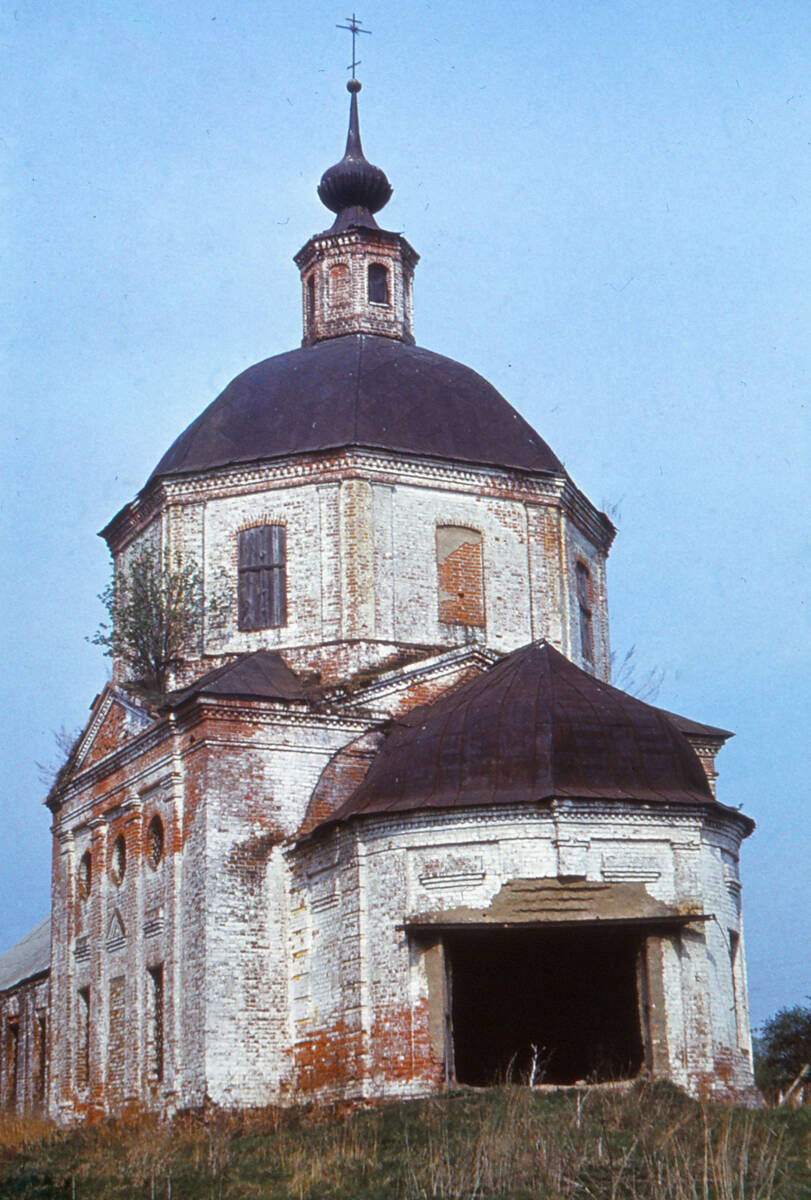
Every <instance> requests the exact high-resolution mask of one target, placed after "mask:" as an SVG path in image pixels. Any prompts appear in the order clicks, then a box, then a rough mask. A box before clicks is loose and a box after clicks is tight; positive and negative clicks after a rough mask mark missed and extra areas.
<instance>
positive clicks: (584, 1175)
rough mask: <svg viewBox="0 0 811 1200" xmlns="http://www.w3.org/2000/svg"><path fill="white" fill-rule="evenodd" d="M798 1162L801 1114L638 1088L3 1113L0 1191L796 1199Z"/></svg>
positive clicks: (376, 1199)
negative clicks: (236, 1108) (72, 1125)
mask: <svg viewBox="0 0 811 1200" xmlns="http://www.w3.org/2000/svg"><path fill="white" fill-rule="evenodd" d="M810 1164H811V1114H808V1113H805V1114H803V1113H786V1112H785V1111H781V1112H775V1111H765V1112H752V1111H748V1110H745V1109H740V1108H732V1107H723V1106H720V1105H712V1104H699V1103H696V1102H695V1101H692V1100H690V1099H688V1098H687V1097H686V1096H684V1095H683V1094H681V1093H680V1092H678V1091H677V1089H675V1088H673V1087H670V1086H669V1085H662V1084H648V1083H646V1084H638V1085H636V1086H634V1087H633V1088H631V1089H630V1090H614V1089H587V1090H583V1091H580V1092H576V1093H575V1092H566V1093H552V1094H539V1093H538V1092H533V1091H530V1090H529V1089H528V1088H525V1087H518V1086H506V1087H502V1088H494V1089H490V1090H488V1091H487V1092H481V1093H466V1094H464V1095H458V1096H452V1097H444V1098H438V1099H435V1100H427V1101H419V1102H411V1103H404V1104H390V1105H385V1106H379V1107H374V1108H370V1109H365V1110H363V1109H357V1108H355V1109H349V1108H345V1109H335V1108H333V1109H320V1110H314V1109H309V1110H304V1109H294V1110H279V1109H266V1110H262V1111H258V1112H250V1113H239V1114H234V1113H224V1112H220V1111H216V1110H214V1111H209V1112H205V1113H198V1114H192V1115H187V1116H184V1117H180V1118H177V1119H175V1120H174V1121H172V1122H162V1121H160V1120H159V1119H158V1118H156V1117H154V1116H150V1115H146V1114H143V1113H136V1112H132V1113H130V1114H129V1115H128V1116H127V1117H125V1118H120V1119H118V1120H115V1121H101V1122H98V1123H97V1124H94V1125H91V1126H86V1127H82V1128H80V1129H73V1130H60V1129H56V1128H55V1127H54V1126H53V1125H50V1124H49V1123H48V1122H43V1121H36V1120H32V1119H17V1118H8V1117H6V1118H0V1196H2V1197H4V1198H5V1197H6V1195H8V1196H12V1195H13V1196H20V1197H30V1198H31V1200H33V1198H34V1197H40V1196H50V1197H54V1198H58V1197H66V1198H67V1200H93V1198H95V1197H103V1198H104V1200H108V1197H121V1198H122V1200H127V1198H129V1197H132V1198H133V1200H134V1198H136V1197H137V1198H139V1200H140V1198H144V1200H146V1198H148V1200H164V1198H166V1200H234V1198H236V1197H240V1198H242V1200H247V1198H248V1197H256V1198H257V1200H290V1198H296V1200H362V1198H364V1197H366V1198H368V1200H389V1198H390V1200H485V1198H492V1200H495V1198H499V1200H528V1198H529V1197H542V1198H543V1200H570V1198H571V1200H801V1198H802V1197H805V1196H806V1195H808V1196H811V1170H809V1165H810ZM4 1188H5V1190H4ZM12 1188H13V1189H14V1190H11V1189H12Z"/></svg>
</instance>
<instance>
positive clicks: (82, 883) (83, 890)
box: [79, 850, 93, 900]
mask: <svg viewBox="0 0 811 1200" xmlns="http://www.w3.org/2000/svg"><path fill="white" fill-rule="evenodd" d="M92 883H93V864H92V862H91V860H90V851H89V850H85V852H84V854H83V855H82V857H81V859H80V861H79V895H80V896H81V898H82V900H86V899H87V897H88V896H89V895H90V888H91V885H92Z"/></svg>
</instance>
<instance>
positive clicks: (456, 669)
mask: <svg viewBox="0 0 811 1200" xmlns="http://www.w3.org/2000/svg"><path fill="white" fill-rule="evenodd" d="M499 658H501V655H500V654H498V653H496V652H494V651H493V650H490V649H488V648H486V647H485V646H479V645H476V644H471V645H466V646H457V647H455V648H454V649H453V650H443V651H442V652H441V653H439V654H432V655H430V656H428V657H425V658H418V659H416V660H414V661H412V662H409V663H406V664H404V665H403V666H400V667H396V668H389V669H388V670H385V669H384V670H379V671H368V672H363V673H362V674H361V675H359V676H356V677H355V678H354V679H350V680H348V681H347V683H346V685H345V689H344V696H343V702H344V703H345V704H347V706H349V705H351V706H352V707H358V708H362V709H370V710H372V711H374V712H375V713H376V714H377V713H379V714H381V715H385V716H387V717H398V716H400V715H401V714H402V713H405V712H408V711H409V710H410V709H412V708H416V707H417V705H421V704H431V703H433V701H434V700H438V699H439V698H440V696H444V695H445V694H446V693H448V692H451V691H453V690H454V689H455V688H457V687H460V686H461V685H462V684H463V683H467V682H468V680H471V679H474V678H475V677H476V676H477V675H481V674H482V673H483V672H484V671H486V670H487V669H488V668H489V667H491V666H492V665H493V664H494V663H495V662H497V661H498V660H499ZM334 699H337V697H336V698H334ZM338 702H339V703H340V700H339V701H338Z"/></svg>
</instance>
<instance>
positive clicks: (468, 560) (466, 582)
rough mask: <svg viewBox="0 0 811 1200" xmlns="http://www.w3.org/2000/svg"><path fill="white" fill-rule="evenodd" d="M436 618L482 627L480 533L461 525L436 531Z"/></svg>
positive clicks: (442, 527) (482, 574)
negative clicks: (437, 610)
mask: <svg viewBox="0 0 811 1200" xmlns="http://www.w3.org/2000/svg"><path fill="white" fill-rule="evenodd" d="M436 568H437V582H438V587H439V619H440V621H444V622H445V623H447V624H448V625H468V626H472V627H474V628H478V629H483V628H484V569H483V559H482V535H481V534H480V533H479V532H478V531H477V530H476V529H466V528H465V527H464V526H461V525H440V526H439V527H438V528H437V531H436Z"/></svg>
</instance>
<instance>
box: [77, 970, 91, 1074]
mask: <svg viewBox="0 0 811 1200" xmlns="http://www.w3.org/2000/svg"><path fill="white" fill-rule="evenodd" d="M89 1080H90V988H79V1004H78V1008H77V1013H76V1086H77V1087H80V1088H86V1087H87V1085H88V1082H89Z"/></svg>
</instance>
